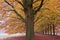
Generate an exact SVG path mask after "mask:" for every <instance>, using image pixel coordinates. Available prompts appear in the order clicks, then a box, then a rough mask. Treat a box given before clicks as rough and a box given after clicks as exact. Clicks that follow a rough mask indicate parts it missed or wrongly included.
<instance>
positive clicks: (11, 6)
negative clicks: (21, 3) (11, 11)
mask: <svg viewBox="0 0 60 40" xmlns="http://www.w3.org/2000/svg"><path fill="white" fill-rule="evenodd" d="M4 1H5V2H6V3H7V4H8V5H9V6H11V7H12V8H14V7H13V6H12V5H11V4H10V3H9V2H8V1H6V0H4Z"/></svg>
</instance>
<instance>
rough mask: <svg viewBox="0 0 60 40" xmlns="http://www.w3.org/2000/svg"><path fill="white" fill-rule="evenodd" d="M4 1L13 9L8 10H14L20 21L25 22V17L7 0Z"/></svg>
mask: <svg viewBox="0 0 60 40" xmlns="http://www.w3.org/2000/svg"><path fill="white" fill-rule="evenodd" d="M4 1H5V2H6V3H7V4H8V5H10V6H11V7H12V8H13V10H9V11H14V12H15V13H16V15H17V16H19V17H20V18H21V21H23V22H25V19H24V18H23V17H22V16H21V15H20V14H19V13H18V12H17V11H16V10H15V9H14V6H13V5H11V4H10V3H9V2H7V1H6V0H4Z"/></svg>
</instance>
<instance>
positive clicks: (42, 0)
mask: <svg viewBox="0 0 60 40" xmlns="http://www.w3.org/2000/svg"><path fill="white" fill-rule="evenodd" d="M43 2H44V0H41V4H40V5H39V6H38V7H36V8H37V9H36V10H35V13H34V14H36V13H37V12H38V11H39V10H40V9H41V7H42V6H43Z"/></svg>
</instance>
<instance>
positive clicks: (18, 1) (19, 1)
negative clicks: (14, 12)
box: [15, 0, 24, 7]
mask: <svg viewBox="0 0 60 40" xmlns="http://www.w3.org/2000/svg"><path fill="white" fill-rule="evenodd" d="M15 1H16V2H18V3H19V4H21V6H23V7H24V5H23V4H22V3H21V2H20V1H18V0H15Z"/></svg>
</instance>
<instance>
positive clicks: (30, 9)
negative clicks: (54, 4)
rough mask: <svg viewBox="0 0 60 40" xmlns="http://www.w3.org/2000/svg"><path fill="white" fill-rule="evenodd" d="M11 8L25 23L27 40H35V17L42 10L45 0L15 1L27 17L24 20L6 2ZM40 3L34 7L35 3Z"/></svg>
mask: <svg viewBox="0 0 60 40" xmlns="http://www.w3.org/2000/svg"><path fill="white" fill-rule="evenodd" d="M4 1H5V2H6V3H7V4H8V5H9V6H11V7H12V8H13V10H9V11H14V12H15V13H16V15H18V16H19V17H20V18H19V19H20V20H21V21H23V22H25V25H26V40H34V23H35V22H34V17H35V16H36V14H37V12H38V11H39V10H40V9H41V7H42V5H43V1H44V0H21V1H20V0H14V1H15V2H18V3H19V4H20V5H21V6H22V7H23V11H24V13H25V17H26V18H23V17H22V16H21V15H20V14H19V13H18V12H17V11H16V9H15V8H14V6H13V5H12V4H11V3H9V2H8V1H7V0H4ZM36 2H40V3H39V5H38V6H35V7H34V6H33V4H34V3H36Z"/></svg>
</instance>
